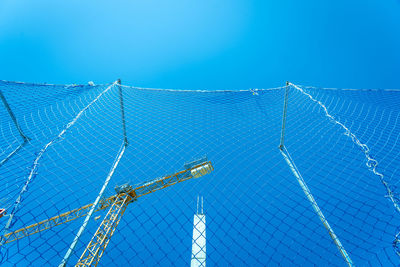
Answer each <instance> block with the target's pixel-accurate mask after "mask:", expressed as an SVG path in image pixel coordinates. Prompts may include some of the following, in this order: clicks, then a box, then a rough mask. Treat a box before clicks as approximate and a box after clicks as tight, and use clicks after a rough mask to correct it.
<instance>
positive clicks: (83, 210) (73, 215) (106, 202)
mask: <svg viewBox="0 0 400 267" xmlns="http://www.w3.org/2000/svg"><path fill="white" fill-rule="evenodd" d="M213 170H214V167H213V166H212V164H211V162H210V161H207V162H203V163H201V164H198V165H195V166H193V167H191V168H189V169H187V170H183V171H180V172H177V173H175V174H172V175H168V176H166V177H162V178H159V179H154V180H151V181H148V182H145V183H142V184H140V185H138V186H137V187H135V188H132V189H131V190H129V191H128V192H126V193H127V194H129V196H130V197H131V198H132V199H137V198H138V197H141V196H145V195H147V194H150V193H153V192H155V191H158V190H161V189H164V188H166V187H169V186H171V185H174V184H176V183H180V182H183V181H186V180H189V179H192V178H198V177H200V176H203V175H205V174H207V173H210V172H211V171H213ZM117 198H118V194H116V195H113V196H110V197H108V198H106V199H103V200H101V201H100V203H99V206H98V207H97V208H96V210H95V212H96V211H100V210H104V209H106V208H108V207H110V206H111V205H112V204H113V203H114V202H115V199H117ZM92 206H93V204H92V203H91V204H87V205H85V206H83V207H80V208H77V209H74V210H71V211H68V212H64V213H62V214H60V215H57V216H54V217H51V218H50V219H46V220H43V221H41V222H38V223H35V224H32V225H29V226H26V227H23V228H20V229H18V230H15V231H13V232H10V233H8V234H6V235H4V239H5V242H4V243H3V244H7V243H11V242H13V241H16V240H18V239H21V238H24V237H27V236H30V235H33V234H36V233H39V232H42V231H45V230H48V229H51V228H53V227H55V226H58V225H61V224H64V223H67V222H70V221H73V220H75V219H78V218H81V217H84V216H86V215H87V213H88V212H89V210H90V208H91V207H92Z"/></svg>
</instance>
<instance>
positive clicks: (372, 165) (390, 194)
mask: <svg viewBox="0 0 400 267" xmlns="http://www.w3.org/2000/svg"><path fill="white" fill-rule="evenodd" d="M290 85H291V86H293V87H294V88H296V89H297V90H298V91H300V92H301V93H302V94H304V95H305V96H307V97H308V98H310V99H311V100H312V101H313V102H315V103H317V104H318V105H319V106H320V107H321V108H322V109H323V110H324V113H325V116H327V117H328V118H329V119H330V121H331V122H333V123H335V124H337V125H339V126H340V127H342V128H343V130H344V131H345V132H344V135H346V136H348V137H350V138H351V140H352V141H353V143H354V144H356V145H357V146H358V147H359V148H360V149H361V151H362V152H363V153H364V155H365V158H366V160H367V161H366V165H367V167H368V170H370V171H371V172H373V173H374V174H375V175H376V176H378V177H379V179H380V181H381V183H382V184H383V186H384V187H385V189H386V195H385V197H386V198H389V199H390V201H391V202H392V203H393V206H394V208H395V210H396V211H397V212H398V213H400V204H399V203H398V200H397V198H396V196H395V194H394V191H393V190H392V188H391V187H390V184H389V183H388V182H387V181H386V179H385V176H384V175H383V174H382V173H381V172H379V171H378V170H377V167H378V163H379V162H378V161H377V160H376V159H374V158H373V157H372V156H371V154H370V149H369V147H368V146H367V145H366V144H364V143H362V142H361V141H360V140H359V139H358V138H357V136H356V135H355V134H354V133H352V132H351V131H350V130H349V128H347V127H346V126H345V125H344V124H343V123H341V122H340V121H338V120H337V119H336V118H335V117H334V116H332V115H331V114H329V112H328V109H327V108H326V106H325V105H324V104H323V103H322V102H321V101H319V100H316V99H315V98H314V97H313V96H312V95H310V94H309V93H307V92H305V91H304V90H303V89H302V88H301V87H300V86H298V85H295V84H292V83H290ZM399 245H400V232H398V233H397V234H396V236H395V238H394V241H393V248H394V250H395V251H396V254H397V255H398V256H400V247H399Z"/></svg>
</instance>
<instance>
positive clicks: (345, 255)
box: [279, 82, 354, 267]
mask: <svg viewBox="0 0 400 267" xmlns="http://www.w3.org/2000/svg"><path fill="white" fill-rule="evenodd" d="M290 85H292V84H291V83H289V82H287V83H286V88H285V98H284V105H283V116H282V129H281V143H280V145H279V150H280V152H281V154H282V156H283V158H284V159H285V161H286V163H287V164H288V165H289V168H290V170H291V171H292V173H293V175H294V176H295V177H296V179H297V181H298V182H299V184H300V187H301V189H302V190H303V192H304V194H305V195H306V197H307V199H308V200H309V201H310V203H311V205H312V207H313V209H314V211H315V213H317V215H318V217H319V219H320V220H321V222H322V224H323V225H324V227H325V228H326V230H327V231H328V233H329V235H330V237H331V238H332V240H333V242H334V243H335V245H336V247H337V248H338V250H339V252H340V254H341V255H342V257H343V259H344V260H345V261H346V263H347V265H348V266H351V267H352V266H354V264H353V261H352V260H351V258H350V256H349V254H348V253H347V251H346V250H345V248H344V247H343V245H342V243H341V242H340V240H339V238H338V236H337V235H336V234H335V232H334V231H333V229H332V227H331V226H330V224H329V223H328V220H327V219H326V218H325V216H324V214H323V213H322V211H321V209H320V208H319V206H318V204H317V201H316V200H315V198H314V196H313V195H312V193H311V191H310V189H309V188H308V186H307V184H306V182H305V181H304V179H303V177H302V175H301V173H300V171H299V170H298V169H297V166H296V164H295V163H294V160H293V159H292V157H291V156H290V154H289V151H288V150H287V149H286V147H285V145H284V135H285V127H286V116H287V104H288V96H289V88H290Z"/></svg>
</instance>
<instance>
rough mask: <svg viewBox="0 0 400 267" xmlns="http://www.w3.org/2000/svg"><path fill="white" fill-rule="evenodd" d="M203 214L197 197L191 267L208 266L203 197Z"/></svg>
mask: <svg viewBox="0 0 400 267" xmlns="http://www.w3.org/2000/svg"><path fill="white" fill-rule="evenodd" d="M200 211H201V213H199V197H197V212H196V214H195V215H194V218H193V239H192V258H191V262H190V266H191V267H205V266H206V216H205V215H204V213H203V212H204V210H203V197H201V207H200Z"/></svg>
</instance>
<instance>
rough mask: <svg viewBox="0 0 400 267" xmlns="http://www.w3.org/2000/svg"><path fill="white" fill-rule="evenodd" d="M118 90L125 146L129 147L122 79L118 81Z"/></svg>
mask: <svg viewBox="0 0 400 267" xmlns="http://www.w3.org/2000/svg"><path fill="white" fill-rule="evenodd" d="M117 83H118V89H119V100H120V106H121V116H122V130H123V132H124V144H125V146H128V144H129V143H128V138H127V137H126V124H125V108H124V98H123V95H122V88H121V79H118V80H117Z"/></svg>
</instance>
